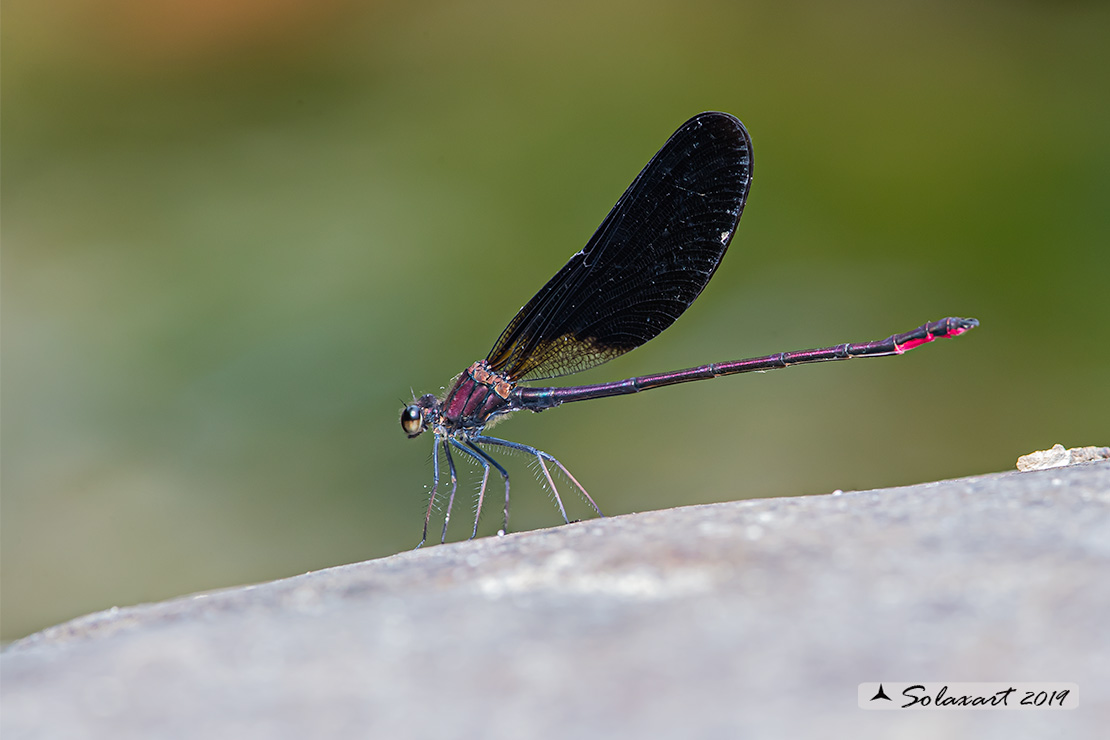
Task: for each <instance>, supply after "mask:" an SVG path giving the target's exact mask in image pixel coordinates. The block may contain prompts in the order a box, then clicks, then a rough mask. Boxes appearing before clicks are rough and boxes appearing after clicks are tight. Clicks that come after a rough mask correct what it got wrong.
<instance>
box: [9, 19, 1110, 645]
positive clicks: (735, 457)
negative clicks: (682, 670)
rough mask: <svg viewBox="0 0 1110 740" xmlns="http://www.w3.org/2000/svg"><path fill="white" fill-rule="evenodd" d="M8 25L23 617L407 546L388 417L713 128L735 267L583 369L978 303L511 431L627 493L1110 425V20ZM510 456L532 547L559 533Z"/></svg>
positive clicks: (417, 479)
mask: <svg viewBox="0 0 1110 740" xmlns="http://www.w3.org/2000/svg"><path fill="white" fill-rule="evenodd" d="M3 20H4V22H3V29H2V34H3V38H2V41H3V45H2V49H3V66H2V75H3V81H2V82H3V84H2V92H3V144H4V146H3V169H2V198H3V222H2V237H3V252H2V257H3V272H2V281H3V282H2V298H3V313H2V317H3V355H2V362H3V367H2V372H3V387H2V410H3V415H2V423H3V429H2V434H3V465H2V489H3V490H2V502H0V503H2V533H0V544H2V588H3V592H2V624H0V626H2V630H3V637H4V639H11V638H14V637H18V636H20V635H23V634H26V633H28V632H30V631H32V630H35V629H38V628H41V627H43V626H46V625H48V624H50V623H53V622H57V621H60V620H62V619H65V618H68V617H72V616H75V615H78V614H81V613H84V612H87V611H91V610H95V609H101V608H106V607H109V606H112V605H114V604H129V603H134V602H139V601H145V600H154V599H162V598H166V597H170V596H174V595H179V594H183V593H188V592H190V591H194V590H200V589H210V588H215V587H219V586H227V585H234V584H239V583H244V582H250V581H259V580H265V579H271V578H277V577H281V576H286V575H291V574H295V573H298V572H303V571H306V570H310V569H318V568H323V567H326V566H330V565H335V564H340V563H345V562H350V561H356V560H361V559H366V558H370V557H378V556H383V555H388V554H390V553H393V552H396V551H398V550H401V549H405V548H407V547H411V546H413V545H415V544H416V541H417V539H418V536H419V532H420V526H421V523H422V508H423V506H424V502H425V500H426V499H425V498H424V496H425V495H426V490H427V486H428V484H429V483H430V478H431V465H430V452H429V448H430V440H429V439H428V438H426V437H424V438H421V439H420V440H418V441H416V442H409V441H407V440H405V439H404V437H403V435H402V434H401V432H400V429H399V427H398V423H397V415H398V412H399V410H400V407H401V406H402V404H403V403H404V402H405V401H406V400H407V399H408V398H410V397H411V394H412V393H413V392H416V393H423V392H428V391H438V390H439V389H440V388H442V387H443V386H445V385H446V384H448V382H449V381H450V379H451V378H452V376H453V374H454V373H457V372H459V371H460V370H462V369H463V368H465V367H466V366H467V365H468V364H469V363H470V362H472V361H473V360H475V359H478V358H480V357H482V356H484V355H485V353H486V352H487V351H488V349H489V347H490V346H491V345H492V343H493V341H494V339H496V337H497V335H498V333H499V332H500V330H501V328H502V327H503V326H504V324H505V323H506V322H507V321H508V320H509V318H511V316H512V315H513V313H514V312H515V310H516V309H517V308H518V307H519V306H520V305H522V304H523V303H524V302H525V301H526V300H527V299H528V298H529V297H530V296H531V294H532V293H533V292H534V291H535V290H536V289H538V288H539V287H540V286H541V285H542V284H543V283H544V281H546V280H547V279H548V277H550V275H551V274H553V272H554V271H555V270H556V269H557V268H558V267H559V266H561V265H562V263H563V262H564V261H565V260H566V259H567V258H568V257H569V256H570V255H571V253H572V252H574V251H575V250H577V249H578V248H579V247H580V246H581V245H582V244H583V243H584V242H585V240H586V239H587V238H588V237H589V235H590V233H591V231H592V229H593V228H594V227H595V226H596V225H597V224H598V223H599V222H600V221H601V219H602V217H603V216H604V215H605V213H606V212H607V210H608V208H609V207H610V206H611V205H612V204H613V203H614V202H615V201H616V199H617V197H618V196H619V195H620V193H621V192H622V191H623V189H624V187H625V186H626V185H627V184H628V182H630V181H631V179H632V177H633V176H634V175H635V174H636V173H637V172H638V171H639V169H640V167H642V166H643V165H644V163H646V162H647V160H648V158H649V157H650V156H651V155H652V154H653V153H654V152H655V150H656V149H657V148H658V147H659V146H660V145H661V144H662V143H663V141H664V140H665V139H666V138H667V136H668V135H669V134H670V133H671V132H672V131H673V130H674V129H675V128H676V127H677V126H678V125H679V124H680V123H682V122H683V121H684V120H685V119H686V118H687V117H689V116H690V115H692V114H693V113H696V112H698V111H701V110H707V109H721V110H727V111H729V112H732V113H734V114H736V115H738V116H740V117H741V119H743V120H744V122H745V123H746V124H747V125H748V127H749V129H750V131H751V133H752V136H753V138H754V142H755V154H756V157H755V159H756V168H755V184H754V189H753V194H752V198H751V201H750V203H749V206H748V209H747V213H746V215H745V216H744V222H743V223H742V224H741V228H740V231H739V233H738V236H737V238H736V240H735V241H734V242H733V247H732V250H731V251H732V254H731V255H730V256H729V257H728V258H727V259H726V260H725V262H724V264H723V266H722V269H721V270H720V271H719V272H718V273H717V276H716V278H715V280H714V281H713V284H712V285H711V286H710V287H709V289H708V290H707V291H706V293H705V294H704V295H703V296H702V298H701V299H700V300H699V301H698V302H697V304H696V305H695V306H694V307H693V308H692V309H691V310H690V311H689V312H688V313H687V314H686V316H685V317H684V318H683V319H682V320H681V321H679V322H678V324H677V325H676V327H675V328H673V329H671V331H669V332H667V333H665V334H664V335H663V336H662V337H660V338H659V339H657V340H656V341H654V342H652V343H651V344H650V345H649V346H648V347H645V348H643V349H641V350H639V351H637V352H635V353H632V354H631V355H627V356H625V357H623V358H621V359H620V360H617V361H615V362H613V363H611V364H610V365H607V366H604V367H602V368H599V369H596V370H594V371H591V372H590V373H587V374H585V375H583V376H578V377H575V378H574V382H579V381H581V382H599V381H602V380H609V379H616V378H621V377H626V376H629V375H634V374H639V373H647V372H655V371H662V370H670V369H676V368H679V367H687V366H691V365H695V364H700V363H703V362H708V361H712V360H727V359H737V358H740V357H744V356H752V355H758V354H764V353H769V352H774V351H779V350H786V349H800V348H804V347H812V346H823V345H827V344H833V343H836V342H842V341H864V340H868V339H875V338H879V337H883V336H886V335H887V334H890V333H892V332H895V331H904V330H907V329H910V328H912V327H914V326H916V325H918V324H920V323H922V322H924V321H926V320H931V319H936V318H940V317H942V316H946V315H959V316H976V317H978V318H979V319H981V320H982V328H981V329H979V330H977V331H976V332H973V333H972V334H970V335H969V336H967V337H965V338H961V339H959V340H956V341H953V342H944V343H940V344H937V345H933V346H931V347H929V348H927V349H922V350H920V351H918V352H915V353H913V354H911V355H908V356H907V357H905V358H901V359H897V360H885V361H878V360H876V361H873V362H865V363H840V364H837V365H827V366H824V367H822V368H820V369H817V368H813V367H811V368H800V369H794V370H790V371H789V372H783V373H771V374H767V375H756V376H746V377H744V378H732V379H727V380H721V381H717V382H716V383H699V384H694V385H690V386H683V387H681V388H675V389H670V390H667V391H660V392H658V393H650V394H643V395H641V396H637V397H636V398H635V400H632V399H628V398H625V399H612V400H606V401H597V402H594V403H590V404H574V405H571V406H566V407H563V408H561V409H559V410H557V411H551V412H549V413H546V414H543V416H542V417H539V416H536V415H527V416H523V417H519V418H514V419H512V420H511V421H510V422H507V423H505V424H504V425H502V426H499V427H498V432H499V433H500V434H502V435H503V436H506V437H507V438H509V439H518V440H522V441H526V442H528V443H531V444H534V445H537V446H539V447H541V448H543V449H546V450H548V451H550V452H552V453H554V454H555V455H556V456H558V457H559V458H560V459H561V460H562V461H563V462H564V463H566V464H567V466H568V467H569V468H570V469H571V470H572V471H574V473H575V475H576V476H577V477H578V478H579V480H581V481H582V482H583V483H584V484H585V485H586V486H587V488H589V490H590V491H591V492H592V493H593V494H594V496H595V498H596V499H597V500H598V502H599V503H600V504H601V506H602V508H603V510H605V511H606V512H607V513H610V514H619V513H625V512H629V511H633V510H644V509H652V508H659V507H665V506H675V505H681V504H690V503H697V502H708V501H720V500H729V499H737V498H743V497H755V496H759V497H762V496H777V495H790V494H803V493H823V492H828V491H830V490H833V489H836V488H844V489H848V488H870V487H878V486H887V485H895V484H903V483H913V482H918V481H923V480H930V479H936V478H943V477H950V476H959V475H967V474H974V473H983V472H990V471H995V470H1003V469H1007V468H1010V467H1011V466H1012V465H1013V461H1014V459H1015V458H1016V457H1017V456H1018V455H1020V454H1023V453H1026V452H1029V451H1031V450H1034V449H1040V448H1046V447H1049V446H1051V445H1052V444H1053V443H1055V442H1062V443H1064V444H1066V445H1084V444H1107V443H1108V435H1107V431H1108V424H1107V421H1106V420H1107V419H1108V418H1110V414H1108V411H1110V391H1108V387H1110V384H1107V382H1106V377H1107V370H1108V368H1110V362H1108V360H1110V357H1108V354H1110V349H1108V348H1110V332H1108V329H1107V319H1108V316H1110V311H1108V309H1110V298H1108V293H1107V290H1106V281H1107V276H1108V275H1110V269H1108V268H1110V264H1108V263H1110V258H1108V256H1107V249H1106V245H1107V243H1108V241H1110V210H1108V209H1107V208H1106V201H1107V197H1108V196H1110V137H1107V136H1106V132H1107V130H1108V124H1110V116H1108V107H1110V97H1108V96H1107V95H1106V90H1107V89H1108V86H1107V76H1108V72H1110V45H1107V44H1106V43H1105V42H1106V39H1107V38H1108V37H1110V34H1108V32H1110V23H1108V21H1110V8H1108V6H1107V5H1106V4H1105V3H1094V2H1091V3H1082V2H1068V3H1048V2H1040V3H1037V2H1001V1H996V2H970V3H968V2H956V1H955V0H937V1H936V2H906V3H889V2H881V1H880V0H871V1H869V2H854V3H836V4H830V3H822V2H816V1H811V2H710V1H708V0H693V1H690V2H683V3H677V2H645V1H644V0H638V1H637V2H632V1H631V0H623V1H621V2H609V3H602V4H598V3H595V2H590V3H585V2H574V1H572V2H568V3H557V4H541V3H511V2H496V1H485V2H482V1H479V2H469V3H458V2H455V3H452V2H441V1H437V0H428V1H426V2H418V3H398V4H373V3H358V2H353V0H330V1H325V2H321V1H320V0H312V1H311V2H310V1H309V0H284V1H283V2H273V1H272V0H270V1H268V2H262V0H251V1H246V2H245V1H243V0H240V1H238V2H233V3H224V2H215V1H214V0H203V1H200V2H198V1H197V0H190V1H189V2H186V0H167V1H166V2H159V3H145V2H139V0H100V1H99V2H92V1H91V0H55V1H54V2H51V3H35V2H30V1H29V0H10V1H9V2H6V3H5V4H4V19H3ZM849 365H850V366H849ZM508 465H509V466H510V472H511V473H513V474H514V476H515V478H514V480H515V485H514V489H513V490H514V503H513V516H514V518H513V523H514V528H516V529H528V528H534V527H539V526H545V525H552V524H555V523H556V522H557V521H558V515H557V512H556V511H555V510H554V509H553V508H552V507H551V506H550V504H549V502H548V501H546V500H545V499H546V498H547V494H546V493H545V491H544V489H543V487H542V486H541V484H540V483H538V482H533V481H534V478H535V475H534V471H532V470H530V469H529V468H528V465H527V461H525V460H522V459H519V458H517V459H511V460H509V462H508ZM477 479H478V476H477V475H476V474H475V471H474V470H473V468H469V469H465V470H464V480H463V482H462V485H461V491H462V494H463V499H464V503H463V504H462V506H461V507H460V509H459V510H457V512H456V517H455V521H457V522H459V524H458V525H457V526H456V525H453V526H452V535H453V536H454V537H463V536H465V533H466V531H467V524H466V519H467V503H466V499H468V498H470V497H471V494H472V492H473V490H474V486H475V484H476V481H477ZM492 496H493V498H494V499H496V497H497V491H496V488H495V489H494V491H493V493H492ZM497 510H498V506H497V504H496V501H494V503H493V504H492V505H491V508H490V510H489V511H487V512H486V514H487V515H486V517H485V518H484V519H483V532H484V533H489V532H491V531H493V530H494V529H496V527H497V525H498V523H499V517H498V516H496V512H497ZM491 512H492V513H491ZM573 513H574V514H575V515H576V516H586V515H587V513H588V511H587V509H586V508H585V507H584V506H583V505H581V504H579V505H578V506H576V507H574V512H573Z"/></svg>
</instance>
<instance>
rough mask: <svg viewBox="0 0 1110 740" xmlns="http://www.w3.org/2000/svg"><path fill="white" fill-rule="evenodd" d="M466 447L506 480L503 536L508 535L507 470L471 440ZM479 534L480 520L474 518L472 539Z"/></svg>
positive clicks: (502, 524) (468, 439)
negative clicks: (495, 469)
mask: <svg viewBox="0 0 1110 740" xmlns="http://www.w3.org/2000/svg"><path fill="white" fill-rule="evenodd" d="M466 446H467V447H470V448H471V449H472V450H473V452H472V454H473V455H476V456H478V457H481V458H482V459H485V460H486V462H487V463H490V465H492V466H494V467H495V468H497V472H498V473H501V477H502V478H503V479H504V480H505V516H504V518H502V520H501V534H503V535H504V534H507V533H508V472H507V470H506V469H505V468H503V467H502V466H501V464H499V463H498V462H497V460H495V459H494V458H492V457H490V455H487V454H486V452H485V450H484V449H482V448H481V447H478V446H477V445H475V444H474V443H473V442H472V440H471V439H470V438H467V439H466ZM488 472H490V470H488V468H486V473H488ZM480 506H481V503H480ZM478 513H480V514H481V509H480V511H478ZM477 534H478V520H477V517H475V518H474V534H472V535H471V539H473V538H474V537H475V536H476V535H477Z"/></svg>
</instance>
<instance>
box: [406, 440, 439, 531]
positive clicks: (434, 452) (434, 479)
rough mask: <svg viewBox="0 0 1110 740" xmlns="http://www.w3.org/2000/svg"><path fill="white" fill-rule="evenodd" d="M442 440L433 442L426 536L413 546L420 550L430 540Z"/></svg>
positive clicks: (425, 517) (425, 522) (425, 521)
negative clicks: (429, 530) (430, 524)
mask: <svg viewBox="0 0 1110 740" xmlns="http://www.w3.org/2000/svg"><path fill="white" fill-rule="evenodd" d="M441 441H442V440H441V439H440V438H439V437H436V440H435V442H433V443H432V493H431V495H430V496H429V497H428V512H427V513H426V514H424V536H423V537H421V538H420V544H419V545H417V546H416V547H415V548H413V549H415V550H419V549H420V548H421V547H423V546H424V543H425V542H427V541H428V523H429V522H431V521H432V509H433V508H434V507H435V505H436V491H437V490H438V489H439V443H440V442H441Z"/></svg>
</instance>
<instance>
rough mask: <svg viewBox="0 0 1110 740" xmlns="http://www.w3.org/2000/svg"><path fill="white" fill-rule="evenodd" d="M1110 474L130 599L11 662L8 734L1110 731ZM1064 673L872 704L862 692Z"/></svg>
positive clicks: (710, 517)
mask: <svg viewBox="0 0 1110 740" xmlns="http://www.w3.org/2000/svg"><path fill="white" fill-rule="evenodd" d="M1108 574H1110V463H1104V462H1103V463H1091V464H1085V465H1077V466H1072V467H1068V468H1060V469H1054V470H1045V471H1039V472H1032V473H1017V472H1013V473H1001V474H995V475H987V476H981V477H976V478H968V479H962V480H954V481H944V482H939V483H930V484H926V485H919V486H910V487H906V488H895V489H887V490H880V491H861V492H854V493H844V494H840V495H827V496H810V497H802V498H789V499H774V500H756V501H741V502H737V503H729V504H717V505H710V506H697V507H690V508H684V509H676V510H670V511H660V512H651V513H645V514H637V515H631V516H623V517H615V518H610V519H604V520H592V521H587V522H584V523H580V524H574V525H570V526H563V527H558V528H555V529H549V530H542V531H535V532H525V533H520V534H513V535H509V536H506V537H501V538H489V539H483V540H477V541H473V542H463V543H458V544H450V545H446V546H436V547H429V548H427V549H423V550H418V551H414V552H406V553H401V554H399V555H395V556H392V557H388V558H384V559H381V560H375V561H370V562H365V563H358V564H354V565H348V566H343V567H339V568H332V569H329V570H326V571H320V572H316V573H308V574H305V575H302V576H297V577H294V578H287V579H284V580H281V581H275V582H273V583H265V584H260V585H256V586H247V587H244V588H235V589H228V590H224V591H217V592H212V593H206V594H198V595H195V596H188V597H184V598H180V599H174V600H172V601H167V602H164V603H160V604H149V605H143V606H137V607H130V608H124V609H112V610H109V611H107V612H103V613H100V614H93V615H89V616H87V617H83V618H80V619H77V620H74V621H72V622H69V623H66V624H63V625H59V626H57V627H53V628H50V629H48V630H45V631H43V632H41V633H38V634H36V635H32V636H30V637H28V638H26V639H24V640H21V641H19V642H17V643H14V644H12V645H11V646H9V647H8V649H7V650H5V651H4V653H3V654H2V655H0V680H2V684H0V685H2V705H0V709H2V715H0V733H2V735H3V738H4V740H17V739H18V738H45V737H50V738H109V737H110V738H238V739H245V738H268V739H270V738H278V739H280V738H360V737H368V738H408V737H437V738H454V737H474V738H502V737H504V738H508V737H512V738H588V737H598V738H611V737H676V738H677V737H682V738H702V737H704V738H722V737H730V738H731V737H746V736H755V737H788V736H801V737H823V738H828V737H833V738H835V737H851V738H867V737H876V738H880V737H881V738H892V737H906V738H917V737H921V738H934V737H976V738H1020V737H1068V738H1083V737H1090V738H1094V737H1100V736H1101V737H1105V736H1106V735H1105V728H1106V727H1110V650H1108V647H1110V630H1108V629H1107V624H1106V622H1107V617H1108V616H1110V576H1108ZM884 680H885V681H918V680H921V681H953V682H956V681H1005V682H1038V681H1040V682H1073V683H1076V684H1078V685H1079V695H1080V705H1079V708H1078V709H1076V710H1073V711H1038V710H1025V711H947V712H941V711H931V712H911V711H899V712H867V711H863V710H861V709H859V708H858V707H857V706H856V687H857V684H859V683H861V682H864V681H884Z"/></svg>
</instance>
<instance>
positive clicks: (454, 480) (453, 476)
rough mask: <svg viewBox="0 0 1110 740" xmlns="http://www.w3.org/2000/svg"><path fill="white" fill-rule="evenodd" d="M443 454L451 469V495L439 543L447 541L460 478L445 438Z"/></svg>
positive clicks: (448, 499) (448, 467)
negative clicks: (448, 527) (456, 472)
mask: <svg viewBox="0 0 1110 740" xmlns="http://www.w3.org/2000/svg"><path fill="white" fill-rule="evenodd" d="M443 454H444V455H446V456H447V469H448V470H450V471H451V495H450V496H449V497H448V498H447V513H445V514H444V515H443V534H442V535H440V538H439V544H441V545H442V544H443V543H444V542H446V541H447V525H448V524H449V523H450V522H451V507H452V506H454V504H455V491H456V490H458V487H459V479H458V476H457V475H456V474H455V460H454V458H452V457H451V446H450V445H449V444H447V440H446V439H444V440H443Z"/></svg>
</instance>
